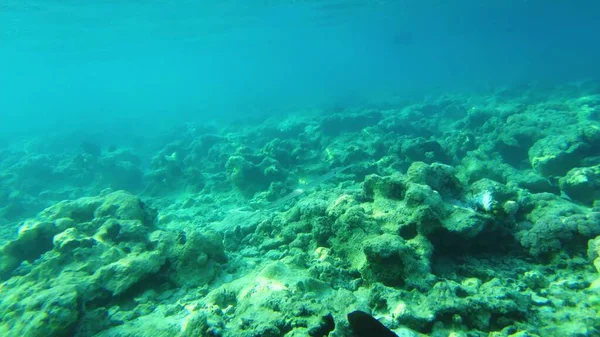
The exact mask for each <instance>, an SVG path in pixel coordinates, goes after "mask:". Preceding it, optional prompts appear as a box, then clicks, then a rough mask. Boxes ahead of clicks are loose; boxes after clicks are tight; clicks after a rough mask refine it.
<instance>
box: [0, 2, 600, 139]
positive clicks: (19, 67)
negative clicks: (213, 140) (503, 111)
mask: <svg viewBox="0 0 600 337" xmlns="http://www.w3.org/2000/svg"><path fill="white" fill-rule="evenodd" d="M597 3H599V2H598V1H577V0H575V1H558V0H557V1H551V0H547V1H541V0H540V1H525V0H522V1H517V0H513V1H510V0H508V1H507V0H502V1H492V0H487V1H481V0H477V1H475V0H473V1H447V0H440V1H427V0H425V1H287V2H286V1H250V0H246V1H227V0H225V1H212V0H210V1H207V0H204V1H200V0H198V1H188V0H185V1H178V0H168V1H157V0H125V1H117V0H110V1H108V0H88V1H73V0H66V1H65V0H60V1H59V0H36V1H31V0H25V1H23V0H2V1H0V123H1V124H0V132H1V133H0V138H2V137H3V138H5V139H7V138H8V139H10V138H14V137H18V136H19V135H22V134H37V133H44V132H47V131H56V130H67V129H73V128H84V129H86V128H89V129H99V130H104V129H107V128H108V129H111V130H113V132H115V133H120V132H128V129H129V128H133V129H134V130H137V131H138V132H142V133H143V132H145V131H144V130H147V129H146V128H145V127H146V126H151V125H155V124H159V125H165V124H167V123H172V122H177V121H180V122H185V121H192V120H196V121H197V120H210V119H213V118H215V117H218V118H236V117H240V116H247V115H256V114H269V113H280V112H282V111H289V110H290V109H296V108H307V107H315V106H321V105H325V106H330V105H336V106H339V105H342V106H343V105H344V104H352V103H355V102H360V101H361V100H363V99H365V98H369V97H374V96H380V95H384V94H395V95H398V94H400V95H402V94H404V93H410V92H427V91H428V90H434V89H440V88H448V89H454V88H464V87H469V86H475V85H479V84H481V83H491V84H502V83H515V82H520V81H526V80H531V79H538V80H543V81H563V80H573V79H580V78H594V79H597V78H598V77H599V76H598V75H599V73H600V67H599V66H598V62H597V60H598V59H600V46H599V44H598V32H600V23H599V22H598V13H599V12H600V11H599V10H600V5H597Z"/></svg>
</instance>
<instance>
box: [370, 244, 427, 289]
mask: <svg viewBox="0 0 600 337" xmlns="http://www.w3.org/2000/svg"><path fill="white" fill-rule="evenodd" d="M421 247H423V246H421ZM425 247H427V248H426V249H424V250H423V249H419V248H418V246H416V245H415V243H414V242H413V243H412V244H411V243H410V242H406V241H405V240H403V239H402V238H401V237H399V236H395V235H390V234H383V235H381V236H378V237H375V238H372V239H368V240H367V241H365V243H364V248H363V250H364V253H365V255H366V258H367V263H366V265H365V266H364V267H363V270H362V274H363V277H364V278H365V279H367V280H369V281H377V282H381V283H383V284H385V285H388V286H401V285H408V286H411V287H418V288H423V287H425V286H426V285H427V284H428V282H431V278H432V275H431V274H430V270H429V269H430V267H429V257H430V256H431V253H432V247H431V245H428V244H426V245H425Z"/></svg>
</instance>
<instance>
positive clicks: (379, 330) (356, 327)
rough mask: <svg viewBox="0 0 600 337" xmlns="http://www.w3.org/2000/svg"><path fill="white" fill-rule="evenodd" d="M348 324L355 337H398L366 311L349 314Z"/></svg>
mask: <svg viewBox="0 0 600 337" xmlns="http://www.w3.org/2000/svg"><path fill="white" fill-rule="evenodd" d="M348 323H350V329H351V330H352V332H353V333H354V337H398V335H396V334H395V333H394V332H393V331H392V330H390V329H388V328H386V326H385V325H383V324H381V322H379V321H378V320H376V319H375V317H373V316H371V315H369V314H367V313H366V312H364V311H360V310H356V311H353V312H351V313H349V314H348Z"/></svg>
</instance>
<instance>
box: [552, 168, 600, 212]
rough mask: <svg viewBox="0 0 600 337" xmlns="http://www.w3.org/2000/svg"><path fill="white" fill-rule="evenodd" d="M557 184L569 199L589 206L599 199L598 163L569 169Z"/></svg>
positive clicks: (599, 174)
mask: <svg viewBox="0 0 600 337" xmlns="http://www.w3.org/2000/svg"><path fill="white" fill-rule="evenodd" d="M559 186H560V189H561V191H563V192H565V194H566V195H568V196H569V197H570V198H571V199H573V200H575V201H578V202H581V203H583V204H586V205H590V206H591V205H592V204H593V202H594V201H595V200H600V165H596V166H593V167H576V168H574V169H572V170H570V171H569V172H567V175H566V176H564V177H562V178H560V180H559Z"/></svg>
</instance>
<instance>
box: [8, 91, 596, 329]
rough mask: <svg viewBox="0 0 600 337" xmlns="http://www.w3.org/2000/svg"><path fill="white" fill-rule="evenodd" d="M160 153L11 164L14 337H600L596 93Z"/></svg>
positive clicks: (434, 104) (217, 137)
mask: <svg viewBox="0 0 600 337" xmlns="http://www.w3.org/2000/svg"><path fill="white" fill-rule="evenodd" d="M149 141H150V140H149ZM151 141H153V142H154V145H156V147H157V148H159V150H158V151H156V152H155V154H154V155H153V156H152V158H151V160H148V163H147V162H146V161H145V160H144V158H143V156H142V155H141V154H139V153H137V152H136V151H135V150H133V149H128V148H120V147H118V146H116V147H110V148H99V147H96V146H95V145H94V144H85V145H84V146H83V147H82V149H81V150H80V151H77V152H69V151H63V152H51V151H46V150H44V149H43V148H40V147H39V146H37V147H36V146H31V144H30V146H29V147H21V148H15V147H12V148H7V149H4V150H2V151H1V152H0V159H1V162H0V207H1V208H0V218H2V220H1V224H2V231H1V232H0V235H2V245H1V249H0V252H1V255H0V279H1V281H2V283H1V284H0V293H1V294H2V296H1V299H0V335H2V336H32V337H35V336H79V337H83V336H97V337H108V336H224V337H227V336H248V337H250V336H266V337H270V336H288V337H289V336H326V335H328V336H332V337H336V336H337V337H341V336H350V335H351V333H350V330H349V326H348V323H347V321H346V315H347V314H348V313H349V312H351V311H354V310H357V309H360V310H363V311H367V312H370V313H371V314H372V315H373V316H374V317H376V318H378V319H380V320H381V322H383V323H384V324H385V325H386V326H388V327H390V328H392V329H394V331H396V333H397V334H398V335H399V336H454V337H459V336H494V337H500V336H513V337H516V336H519V337H524V336H598V335H600V318H599V317H600V298H599V297H598V292H599V289H600V281H599V280H598V272H599V271H600V91H598V88H597V87H595V86H593V85H592V84H590V83H583V84H582V83H579V84H573V85H565V86H561V87H556V88H551V89H549V88H545V89H542V88H539V87H535V86H522V87H513V88H503V89H497V90H495V91H493V92H484V93H468V94H467V93H448V94H445V95H440V96H437V97H435V98H430V99H427V100H422V101H420V102H394V103H389V104H379V105H377V106H370V107H369V106H366V107H361V108H358V107H356V108H351V109H350V108H349V109H346V110H344V111H341V112H336V113H331V112H330V113H322V114H296V115H294V116H289V117H286V118H279V119H277V118H273V119H269V120H265V121H261V122H260V123H251V122H246V123H241V124H239V125H231V126H227V127H221V128H219V127H216V126H202V125H186V126H183V127H181V128H178V129H175V130H173V131H172V132H170V133H167V134H164V135H161V137H157V138H156V139H152V140H151ZM15 233H17V234H16V235H15ZM327 315H331V317H333V319H334V321H335V328H334V329H332V328H327V324H325V321H324V320H323V317H325V316H327ZM330 330H331V331H330Z"/></svg>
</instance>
